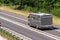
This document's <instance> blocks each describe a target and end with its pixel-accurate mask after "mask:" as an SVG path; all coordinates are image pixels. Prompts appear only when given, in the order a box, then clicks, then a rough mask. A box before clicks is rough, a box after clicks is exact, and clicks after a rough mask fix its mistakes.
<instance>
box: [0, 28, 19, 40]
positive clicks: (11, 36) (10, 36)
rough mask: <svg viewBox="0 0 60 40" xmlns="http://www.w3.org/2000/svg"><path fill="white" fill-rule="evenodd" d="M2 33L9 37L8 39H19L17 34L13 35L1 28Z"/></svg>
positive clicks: (0, 33) (0, 32)
mask: <svg viewBox="0 0 60 40" xmlns="http://www.w3.org/2000/svg"><path fill="white" fill-rule="evenodd" d="M0 35H1V36H3V37H5V38H7V39H8V40H18V38H17V37H16V36H13V35H11V34H10V33H8V32H6V31H5V30H3V29H0Z"/></svg>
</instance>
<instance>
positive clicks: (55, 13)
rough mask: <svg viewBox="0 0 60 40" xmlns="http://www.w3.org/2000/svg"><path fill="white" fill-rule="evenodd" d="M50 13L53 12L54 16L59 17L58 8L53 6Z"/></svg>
mask: <svg viewBox="0 0 60 40" xmlns="http://www.w3.org/2000/svg"><path fill="white" fill-rule="evenodd" d="M52 13H53V14H54V15H56V16H58V17H60V8H58V9H57V8H54V9H53V10H52Z"/></svg>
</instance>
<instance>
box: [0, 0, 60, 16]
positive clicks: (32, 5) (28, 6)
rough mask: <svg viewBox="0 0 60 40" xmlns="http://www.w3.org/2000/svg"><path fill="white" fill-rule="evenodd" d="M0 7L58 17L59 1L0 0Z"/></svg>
mask: <svg viewBox="0 0 60 40" xmlns="http://www.w3.org/2000/svg"><path fill="white" fill-rule="evenodd" d="M0 5H7V6H12V8H14V9H19V10H28V11H32V12H48V13H53V14H54V15H56V16H60V13H59V11H60V0H0Z"/></svg>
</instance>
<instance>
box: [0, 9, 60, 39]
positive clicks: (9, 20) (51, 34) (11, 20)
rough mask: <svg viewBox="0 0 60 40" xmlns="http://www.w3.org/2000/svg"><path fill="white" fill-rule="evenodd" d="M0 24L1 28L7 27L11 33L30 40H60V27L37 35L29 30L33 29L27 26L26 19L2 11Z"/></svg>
mask: <svg viewBox="0 0 60 40" xmlns="http://www.w3.org/2000/svg"><path fill="white" fill-rule="evenodd" d="M0 22H1V25H2V27H7V28H9V29H11V30H13V31H16V32H17V33H20V34H22V35H24V36H27V37H29V38H31V39H32V40H60V27H59V26H56V25H55V26H54V28H50V29H48V30H40V33H39V32H36V31H33V30H30V29H29V28H31V29H33V28H32V27H29V26H28V18H27V17H25V16H22V15H18V14H13V13H11V12H7V11H3V10H0ZM18 24H19V25H18ZM23 24H24V25H23ZM20 25H21V26H20ZM26 27H28V28H26ZM34 29H35V28H34ZM37 30H38V29H37ZM38 31H39V30H38ZM41 31H43V32H41ZM45 32H46V33H45Z"/></svg>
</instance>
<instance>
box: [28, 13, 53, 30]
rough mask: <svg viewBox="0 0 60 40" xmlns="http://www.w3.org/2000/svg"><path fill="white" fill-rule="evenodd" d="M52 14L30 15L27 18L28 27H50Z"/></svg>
mask: <svg viewBox="0 0 60 40" xmlns="http://www.w3.org/2000/svg"><path fill="white" fill-rule="evenodd" d="M52 18H53V17H52V14H46V13H31V14H29V16H28V25H29V26H32V27H36V28H42V29H43V28H50V27H52V26H53V25H52V24H53V23H52Z"/></svg>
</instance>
